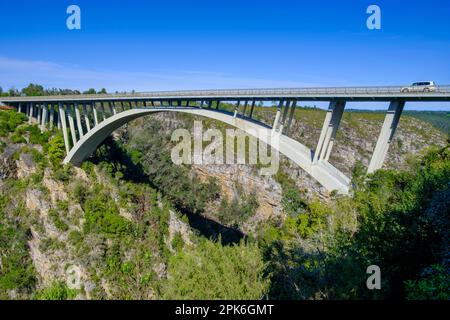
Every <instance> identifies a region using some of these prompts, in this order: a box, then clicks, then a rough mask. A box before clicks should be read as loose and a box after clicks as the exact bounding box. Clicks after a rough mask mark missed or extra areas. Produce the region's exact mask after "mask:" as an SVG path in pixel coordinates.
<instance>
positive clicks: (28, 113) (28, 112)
mask: <svg viewBox="0 0 450 320" xmlns="http://www.w3.org/2000/svg"><path fill="white" fill-rule="evenodd" d="M29 116H30V104H29V103H27V117H29Z"/></svg>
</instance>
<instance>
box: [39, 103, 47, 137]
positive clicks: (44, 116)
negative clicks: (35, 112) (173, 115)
mask: <svg viewBox="0 0 450 320" xmlns="http://www.w3.org/2000/svg"><path fill="white" fill-rule="evenodd" d="M47 107H48V106H47V104H46V103H44V104H43V105H42V117H41V118H42V119H41V131H44V129H45V125H46V124H47V113H48V110H47Z"/></svg>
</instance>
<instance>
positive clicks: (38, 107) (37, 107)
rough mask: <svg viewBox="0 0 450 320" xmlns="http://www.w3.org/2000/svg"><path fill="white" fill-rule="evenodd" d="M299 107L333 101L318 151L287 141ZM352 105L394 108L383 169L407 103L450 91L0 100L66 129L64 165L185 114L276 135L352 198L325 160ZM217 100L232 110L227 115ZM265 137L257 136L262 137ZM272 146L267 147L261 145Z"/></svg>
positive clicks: (346, 182) (384, 139) (378, 159)
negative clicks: (115, 138)
mask: <svg viewBox="0 0 450 320" xmlns="http://www.w3.org/2000/svg"><path fill="white" fill-rule="evenodd" d="M259 101H276V103H277V105H278V107H277V111H276V113H275V115H274V119H273V123H272V125H271V126H268V125H267V124H264V123H261V122H258V121H256V120H255V119H254V108H255V105H256V103H257V102H259ZM301 101H328V102H329V107H328V110H327V113H326V116H325V120H324V123H323V125H322V131H321V133H320V137H319V140H318V141H317V146H316V148H315V149H314V150H312V149H310V148H308V147H307V146H305V145H304V144H302V143H301V142H299V141H296V140H294V139H292V138H291V137H290V133H291V132H290V130H291V122H292V119H293V115H294V110H295V108H296V106H297V104H298V103H299V102H301ZM349 101H359V102H368V101H385V102H389V107H388V110H387V112H386V116H385V120H384V123H383V125H382V128H381V131H380V134H379V137H378V140H377V144H376V147H375V150H374V152H373V155H372V158H371V161H370V164H369V168H368V171H369V173H372V172H374V171H375V170H377V169H380V168H381V167H382V165H383V162H384V159H385V157H386V154H387V152H388V148H389V145H390V143H391V141H392V139H393V136H394V133H395V130H396V128H397V125H398V123H399V120H400V116H401V114H402V111H403V108H404V106H405V103H406V102H409V101H424V102H426V101H450V86H440V87H437V88H436V90H435V91H432V92H402V87H356V88H297V89H251V90H194V91H165V92H145V93H133V94H104V95H85V94H82V95H73V96H70V95H66V96H38V97H0V105H1V104H3V105H10V106H13V107H15V108H17V110H18V111H19V112H23V113H25V114H27V115H28V116H29V118H30V121H31V119H32V118H34V119H35V120H37V122H38V123H39V125H40V126H41V129H42V130H43V129H44V128H45V127H46V126H49V127H52V126H54V125H56V126H58V128H61V129H62V132H63V135H64V142H65V146H66V151H67V156H66V158H65V159H64V163H69V162H70V163H73V164H74V165H80V164H81V163H82V162H83V160H85V159H86V158H87V157H89V155H91V154H92V152H94V151H95V149H96V148H97V147H98V146H99V145H100V144H101V142H102V141H103V140H104V139H105V138H106V137H107V136H108V135H110V134H111V133H112V132H113V131H114V130H116V129H118V128H119V127H121V126H122V125H124V124H126V123H127V122H129V121H132V120H134V119H137V118H139V117H142V116H145V115H149V114H152V113H155V112H183V113H189V114H193V115H198V116H203V117H207V118H211V119H214V120H218V121H221V122H224V123H226V124H229V125H231V126H234V127H236V128H239V129H241V130H243V131H244V132H247V133H249V134H252V133H254V132H255V131H259V132H266V133H267V136H270V135H274V134H276V135H278V137H279V140H278V143H277V145H276V146H275V145H272V147H275V148H276V149H278V150H279V152H281V153H282V154H284V155H285V156H286V157H288V158H289V159H291V160H292V161H294V162H295V163H296V164H298V165H299V166H300V167H301V168H302V169H304V170H305V171H306V172H307V173H309V174H310V175H311V176H312V177H313V178H314V179H316V180H317V181H318V182H319V183H320V184H321V185H323V186H324V187H325V188H326V189H327V190H329V191H332V190H337V191H338V192H340V193H344V194H345V193H347V192H348V191H349V187H350V178H349V177H347V176H345V175H344V174H343V173H342V172H340V171H339V170H338V169H336V168H335V167H334V166H332V165H331V164H330V163H329V162H328V160H329V158H330V154H331V152H332V149H333V143H334V140H335V138H336V133H337V131H338V129H339V124H340V121H341V119H342V115H343V113H344V110H345V105H346V103H347V102H349ZM220 102H230V103H233V104H234V105H235V108H234V111H229V110H223V109H222V108H221V105H220ZM258 138H260V137H258ZM264 142H266V143H268V144H271V143H270V141H264Z"/></svg>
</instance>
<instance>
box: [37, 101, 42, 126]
mask: <svg viewBox="0 0 450 320" xmlns="http://www.w3.org/2000/svg"><path fill="white" fill-rule="evenodd" d="M41 111H42V104H40V103H38V105H37V123H38V125H40V123H41Z"/></svg>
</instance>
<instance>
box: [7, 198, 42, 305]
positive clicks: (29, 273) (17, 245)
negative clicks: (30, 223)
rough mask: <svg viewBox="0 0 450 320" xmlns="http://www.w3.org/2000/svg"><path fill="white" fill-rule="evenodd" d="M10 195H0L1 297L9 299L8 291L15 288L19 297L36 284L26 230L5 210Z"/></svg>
mask: <svg viewBox="0 0 450 320" xmlns="http://www.w3.org/2000/svg"><path fill="white" fill-rule="evenodd" d="M7 206H8V197H7V196H4V195H1V196H0V259H1V261H0V299H8V298H9V297H8V291H9V290H15V291H16V294H17V297H19V298H20V297H22V296H25V295H26V294H29V293H31V292H32V291H33V290H34V288H35V285H36V275H35V270H34V267H33V264H32V262H31V259H30V254H29V251H28V245H27V234H28V232H29V230H26V229H25V228H24V227H23V226H21V225H20V224H17V223H15V222H14V221H11V219H10V218H9V217H8V216H6V214H5V211H6V210H7Z"/></svg>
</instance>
